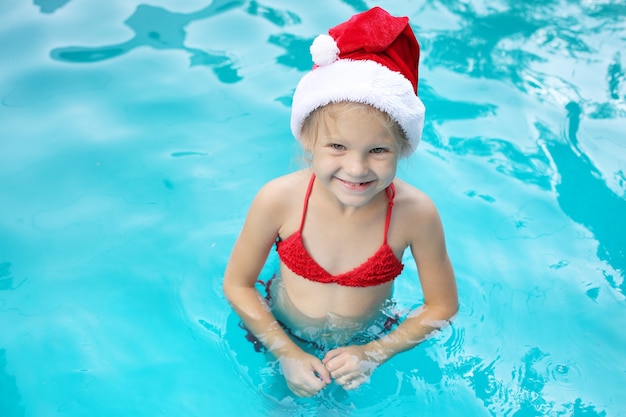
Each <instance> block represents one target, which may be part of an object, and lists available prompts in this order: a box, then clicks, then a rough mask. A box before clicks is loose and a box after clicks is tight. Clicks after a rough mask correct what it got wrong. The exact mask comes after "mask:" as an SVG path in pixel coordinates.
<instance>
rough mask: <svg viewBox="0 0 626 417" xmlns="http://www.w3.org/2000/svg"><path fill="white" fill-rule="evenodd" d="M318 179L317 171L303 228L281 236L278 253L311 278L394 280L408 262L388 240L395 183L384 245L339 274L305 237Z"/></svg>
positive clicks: (360, 282)
mask: <svg viewBox="0 0 626 417" xmlns="http://www.w3.org/2000/svg"><path fill="white" fill-rule="evenodd" d="M314 181H315V175H313V176H312V177H311V180H310V181H309V187H308V189H307V192H306V196H305V198H304V209H303V210H302V220H301V222H300V229H299V230H298V231H296V232H294V233H293V234H292V235H291V236H289V237H288V238H287V239H284V240H281V239H280V238H279V239H278V240H277V241H276V250H277V252H278V256H279V257H280V260H281V261H282V262H283V263H284V264H285V265H286V266H287V268H289V269H290V270H291V271H292V272H293V273H294V274H297V275H299V276H301V277H303V278H306V279H308V280H311V281H315V282H322V283H325V284H328V283H336V284H339V285H343V286H347V287H371V286H374V285H380V284H384V283H386V282H389V281H392V280H393V279H394V278H396V277H397V276H398V275H400V273H401V272H402V269H403V268H404V265H403V264H402V262H400V261H399V260H398V258H396V255H395V254H394V253H393V250H392V249H391V247H390V246H389V245H388V244H387V233H388V231H389V222H390V221H391V211H392V207H393V198H394V196H395V187H394V185H393V184H391V185H389V187H387V197H388V198H389V206H388V208H387V218H386V220H385V234H384V239H383V244H382V246H381V247H380V248H379V249H378V251H377V252H376V253H375V254H374V255H372V256H371V257H370V258H369V259H368V260H367V261H365V262H364V263H363V264H361V265H359V266H357V267H356V268H354V269H353V270H351V271H348V272H344V273H343V274H339V275H331V274H330V273H328V272H327V271H326V270H325V269H324V268H322V267H321V266H320V265H319V264H318V263H317V262H316V261H315V259H313V258H312V257H311V255H310V254H309V252H307V250H306V248H305V247H304V243H303V241H302V228H303V227H304V219H305V217H306V212H307V208H308V205H309V197H310V196H311V190H312V189H313V182H314Z"/></svg>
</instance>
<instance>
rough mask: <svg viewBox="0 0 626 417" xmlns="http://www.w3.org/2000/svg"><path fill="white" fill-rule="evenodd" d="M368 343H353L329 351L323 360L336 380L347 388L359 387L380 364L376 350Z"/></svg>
mask: <svg viewBox="0 0 626 417" xmlns="http://www.w3.org/2000/svg"><path fill="white" fill-rule="evenodd" d="M370 350H371V349H369V348H368V347H367V345H363V346H359V345H351V346H345V347H340V348H337V349H333V350H331V351H329V352H328V353H327V354H326V356H324V359H322V362H323V363H324V366H326V369H328V372H330V375H331V376H332V377H333V379H334V380H335V382H337V383H338V384H339V385H341V386H342V387H343V388H344V389H346V390H352V389H356V388H358V387H359V386H360V385H361V384H362V383H364V382H366V381H368V380H369V377H370V375H371V374H372V372H374V370H375V369H376V368H377V367H378V365H380V361H378V360H376V359H375V357H376V355H375V352H371V351H370Z"/></svg>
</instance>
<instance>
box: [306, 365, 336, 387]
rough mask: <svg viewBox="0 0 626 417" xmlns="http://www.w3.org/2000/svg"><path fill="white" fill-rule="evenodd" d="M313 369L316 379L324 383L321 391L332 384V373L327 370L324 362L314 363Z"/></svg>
mask: <svg viewBox="0 0 626 417" xmlns="http://www.w3.org/2000/svg"><path fill="white" fill-rule="evenodd" d="M311 367H312V368H313V372H314V374H315V376H316V378H317V379H318V380H319V381H321V382H323V383H324V385H322V387H321V388H320V389H322V388H323V387H324V386H325V385H326V384H330V383H331V382H332V379H331V377H330V375H331V374H330V371H329V370H328V369H326V367H325V366H324V364H323V363H322V362H313V363H312V364H311Z"/></svg>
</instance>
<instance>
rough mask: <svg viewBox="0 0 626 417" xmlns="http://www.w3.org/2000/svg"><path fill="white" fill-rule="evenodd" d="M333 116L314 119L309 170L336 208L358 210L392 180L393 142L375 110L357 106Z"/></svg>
mask: <svg viewBox="0 0 626 417" xmlns="http://www.w3.org/2000/svg"><path fill="white" fill-rule="evenodd" d="M333 106H335V105H333ZM334 113H336V114H326V115H324V116H322V117H319V118H318V126H317V129H314V130H315V132H316V138H315V140H314V143H312V144H311V146H310V149H309V150H310V151H311V154H312V169H313V172H315V175H316V177H317V178H318V180H319V181H320V182H321V183H322V184H323V185H324V187H325V188H326V190H328V191H329V192H330V193H331V194H332V195H333V196H334V197H335V198H336V199H337V200H338V202H339V203H340V204H342V205H345V206H349V207H362V206H364V205H366V204H367V203H369V202H370V201H372V200H373V199H374V198H375V197H376V196H378V195H379V193H380V192H382V191H384V190H385V189H386V188H387V187H388V186H389V184H391V182H392V181H393V179H394V178H395V176H396V168H397V164H398V153H399V149H398V146H397V141H396V139H395V138H394V136H393V133H392V132H391V130H390V129H389V127H388V126H387V125H385V123H384V122H383V115H382V114H381V113H380V112H378V111H377V110H373V109H371V108H368V109H363V108H362V106H361V107H358V106H357V107H350V108H348V109H341V111H339V112H334Z"/></svg>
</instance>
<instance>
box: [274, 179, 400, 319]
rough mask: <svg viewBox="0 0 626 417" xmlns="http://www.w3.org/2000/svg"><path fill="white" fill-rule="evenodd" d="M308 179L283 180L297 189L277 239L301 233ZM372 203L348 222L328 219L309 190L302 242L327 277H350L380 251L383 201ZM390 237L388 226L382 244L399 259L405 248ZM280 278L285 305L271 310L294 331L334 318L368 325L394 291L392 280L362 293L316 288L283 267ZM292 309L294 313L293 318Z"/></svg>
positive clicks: (360, 290) (382, 198) (320, 285)
mask: <svg viewBox="0 0 626 417" xmlns="http://www.w3.org/2000/svg"><path fill="white" fill-rule="evenodd" d="M309 178H310V171H300V172H298V173H294V174H291V178H288V181H293V185H296V189H293V188H291V189H292V192H291V197H290V202H289V203H288V204H287V206H286V207H287V209H286V210H285V213H284V219H285V221H284V223H283V224H284V225H283V227H282V228H281V230H280V231H279V234H280V238H288V237H289V236H291V235H292V234H293V233H295V232H297V231H298V229H299V227H300V224H301V213H302V210H303V206H304V203H305V194H306V189H307V186H308V180H309ZM373 203H374V204H372V206H371V207H369V208H368V209H367V210H362V211H361V212H358V211H355V212H354V213H351V217H350V221H349V222H347V221H345V219H342V217H341V216H340V215H339V214H337V216H333V215H328V210H327V209H328V207H324V209H325V210H321V207H320V206H322V205H323V204H324V201H322V200H320V199H318V196H317V195H316V191H315V189H314V190H313V193H312V195H311V197H310V200H309V208H308V212H307V216H306V226H305V228H304V230H303V232H302V236H303V240H304V243H305V245H306V247H307V250H308V251H309V252H310V256H311V257H312V258H313V259H315V261H316V262H317V263H318V264H319V265H320V266H321V267H323V268H324V269H325V270H326V271H328V272H329V273H331V274H341V273H343V272H346V271H350V270H352V269H354V267H355V266H358V265H361V264H363V263H364V262H366V261H367V258H369V257H370V256H372V254H374V253H376V252H377V251H378V250H379V249H380V247H381V245H382V242H383V239H384V236H383V231H384V226H385V219H386V213H387V210H388V198H387V196H386V195H381V196H380V198H378V199H377V201H376V202H373ZM321 213H324V215H322V214H321ZM394 216H395V215H394ZM393 232H394V228H393V221H392V224H391V225H390V231H389V233H388V236H387V240H388V243H389V246H390V248H391V250H392V251H393V253H394V255H395V256H396V257H397V258H398V259H401V257H402V253H403V252H404V249H405V248H406V244H404V241H403V239H402V238H401V237H400V238H398V237H399V236H396V235H398V233H396V234H394V233H393ZM280 273H281V280H282V284H281V285H282V287H283V290H284V296H285V297H283V298H282V299H283V301H285V300H286V302H283V303H279V304H284V305H275V306H274V308H276V309H277V313H278V315H283V316H289V317H298V320H297V321H299V322H302V323H289V325H291V326H295V327H306V326H315V325H316V323H317V324H319V323H320V322H322V321H324V320H326V321H327V320H337V319H338V318H339V320H340V321H344V322H345V320H350V321H354V322H358V323H363V322H367V321H369V320H371V319H372V318H373V317H375V316H377V315H378V314H379V311H380V309H381V306H382V305H384V304H385V302H386V301H387V300H388V299H389V297H390V296H391V292H392V287H393V281H392V280H390V281H388V282H385V283H383V284H380V285H373V286H365V287H350V286H344V285H339V284H337V283H321V282H315V281H311V280H309V279H305V278H303V277H301V276H299V275H297V274H295V273H294V272H292V271H291V270H290V269H289V268H287V267H286V266H285V265H284V264H283V263H282V262H281V266H280ZM287 304H288V305H287ZM294 309H295V310H297V311H296V312H294V311H293V310H294Z"/></svg>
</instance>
